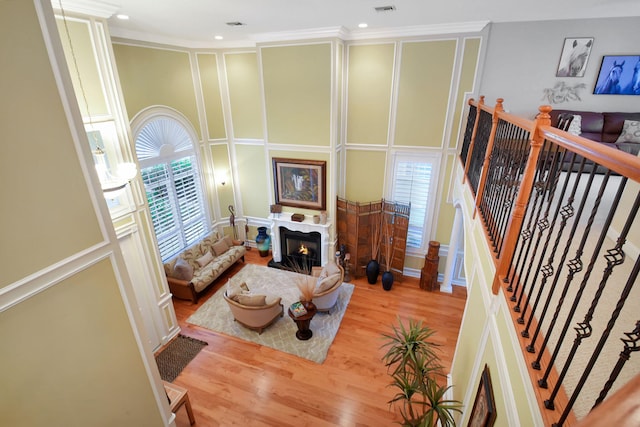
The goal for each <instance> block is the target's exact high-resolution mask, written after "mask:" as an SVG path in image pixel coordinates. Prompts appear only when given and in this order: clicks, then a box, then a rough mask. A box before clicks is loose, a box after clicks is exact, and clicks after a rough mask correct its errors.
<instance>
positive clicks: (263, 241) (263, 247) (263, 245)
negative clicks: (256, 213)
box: [256, 227, 271, 257]
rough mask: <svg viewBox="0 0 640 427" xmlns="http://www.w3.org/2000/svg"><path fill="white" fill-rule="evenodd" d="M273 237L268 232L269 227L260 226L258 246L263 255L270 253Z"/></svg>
mask: <svg viewBox="0 0 640 427" xmlns="http://www.w3.org/2000/svg"><path fill="white" fill-rule="evenodd" d="M270 243H271V237H269V235H268V234H267V227H258V235H257V236H256V246H257V247H258V252H260V256H261V257H266V256H267V255H269V245H270Z"/></svg>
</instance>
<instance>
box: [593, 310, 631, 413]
mask: <svg viewBox="0 0 640 427" xmlns="http://www.w3.org/2000/svg"><path fill="white" fill-rule="evenodd" d="M624 334H625V336H626V337H627V339H624V338H620V340H621V341H622V343H623V346H624V349H623V350H622V351H621V352H620V357H618V362H617V363H616V366H614V367H613V369H612V370H611V374H610V375H609V379H608V380H607V382H606V383H605V384H604V387H603V389H602V391H601V392H600V395H599V396H598V398H597V399H596V403H595V404H594V405H593V408H595V407H596V406H598V405H599V404H600V403H602V401H603V400H604V399H605V398H606V397H607V394H608V393H609V390H611V387H612V386H613V383H614V382H615V381H616V378H618V375H620V372H622V368H623V367H624V365H625V363H627V361H628V360H629V358H630V357H631V353H632V352H634V351H640V345H639V343H640V320H639V321H637V322H636V327H635V328H634V329H633V331H631V332H625V333H624ZM593 408H591V409H593Z"/></svg>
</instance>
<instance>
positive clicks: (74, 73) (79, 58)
mask: <svg viewBox="0 0 640 427" xmlns="http://www.w3.org/2000/svg"><path fill="white" fill-rule="evenodd" d="M66 22H67V23H66V25H65V23H64V21H63V20H61V19H58V20H57V21H56V23H57V24H58V32H59V33H60V41H61V42H62V46H63V48H64V50H65V52H69V55H67V58H68V59H67V66H68V67H69V74H70V75H71V81H72V82H73V87H74V91H75V93H76V98H77V99H78V106H79V107H80V111H81V112H82V116H83V117H89V116H90V115H91V116H93V117H95V116H100V115H108V114H110V111H109V107H108V106H107V102H106V99H105V93H104V90H103V87H102V83H101V82H100V73H99V71H98V67H97V63H96V59H95V57H94V55H93V47H92V46H91V40H90V36H89V28H88V26H89V21H87V20H82V21H77V20H75V19H74V18H72V17H68V18H67V21H66ZM67 29H68V31H69V33H68V34H67ZM69 38H71V41H69ZM72 47H73V55H71V52H72V49H71V48H72ZM73 56H75V61H74V60H73ZM76 64H77V65H76ZM76 66H77V68H76ZM78 73H80V76H81V80H82V87H83V89H84V95H83V94H82V90H80V83H79V80H78ZM87 104H88V107H89V110H88V112H87ZM89 113H90V114H89Z"/></svg>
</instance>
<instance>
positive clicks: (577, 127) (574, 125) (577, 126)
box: [567, 114, 582, 135]
mask: <svg viewBox="0 0 640 427" xmlns="http://www.w3.org/2000/svg"><path fill="white" fill-rule="evenodd" d="M567 132H569V133H570V134H572V135H580V134H581V133H582V116H581V115H579V114H574V115H573V120H571V124H570V125H569V129H567Z"/></svg>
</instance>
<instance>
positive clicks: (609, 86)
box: [593, 55, 640, 95]
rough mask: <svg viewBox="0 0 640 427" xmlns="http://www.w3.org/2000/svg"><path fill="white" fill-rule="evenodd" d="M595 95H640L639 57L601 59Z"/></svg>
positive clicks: (605, 57)
mask: <svg viewBox="0 0 640 427" xmlns="http://www.w3.org/2000/svg"><path fill="white" fill-rule="evenodd" d="M593 93H594V94H595V95H640V55H616V56H611V55H605V56H603V57H602V64H601V65H600V72H599V73H598V80H597V81H596V85H595V87H594V88H593Z"/></svg>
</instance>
